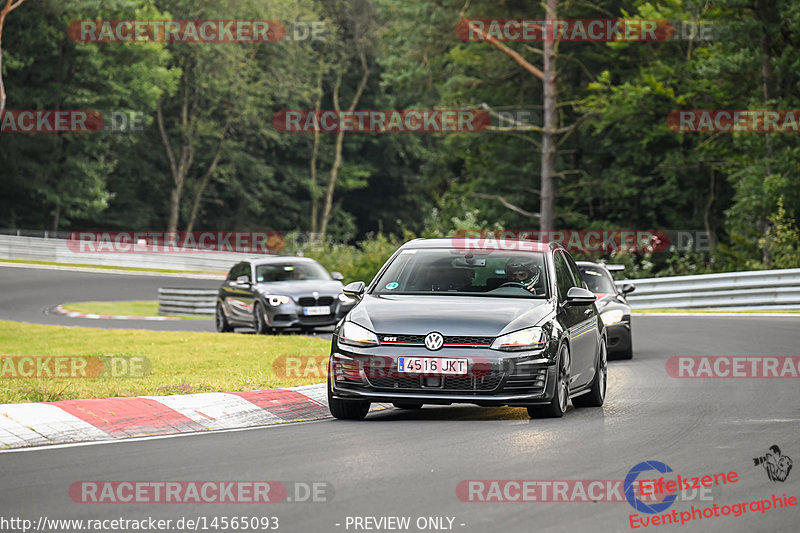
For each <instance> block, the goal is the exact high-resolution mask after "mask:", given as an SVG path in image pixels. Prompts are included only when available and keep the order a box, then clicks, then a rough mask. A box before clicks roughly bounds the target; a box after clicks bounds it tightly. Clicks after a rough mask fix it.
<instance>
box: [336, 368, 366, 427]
mask: <svg viewBox="0 0 800 533" xmlns="http://www.w3.org/2000/svg"><path fill="white" fill-rule="evenodd" d="M369 407H370V402H368V401H364V400H340V399H338V398H334V397H333V394H332V393H331V380H330V378H328V409H329V410H330V412H331V414H332V415H333V417H334V418H338V419H339V420H364V418H365V417H366V416H367V413H369Z"/></svg>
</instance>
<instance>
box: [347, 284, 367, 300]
mask: <svg viewBox="0 0 800 533" xmlns="http://www.w3.org/2000/svg"><path fill="white" fill-rule="evenodd" d="M366 287H367V286H366V285H365V284H364V282H363V281H354V282H353V283H348V284H347V285H345V286H344V288H343V289H342V292H343V293H344V295H345V296H348V297H350V298H356V299H358V300H360V299H361V297H362V296H364V289H366Z"/></svg>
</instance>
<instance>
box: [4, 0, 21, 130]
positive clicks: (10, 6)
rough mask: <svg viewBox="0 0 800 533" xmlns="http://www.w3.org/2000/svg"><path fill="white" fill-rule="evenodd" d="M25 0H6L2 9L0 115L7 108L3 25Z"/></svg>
mask: <svg viewBox="0 0 800 533" xmlns="http://www.w3.org/2000/svg"><path fill="white" fill-rule="evenodd" d="M24 1H25V0H17V1H16V2H14V1H13V0H6V5H4V6H3V8H2V9H0V117H2V116H3V111H5V109H6V86H5V84H4V83H3V26H5V24H6V17H7V16H8V14H9V13H11V12H12V11H14V10H15V9H16V8H18V7H19V6H20V4H22V2H24Z"/></svg>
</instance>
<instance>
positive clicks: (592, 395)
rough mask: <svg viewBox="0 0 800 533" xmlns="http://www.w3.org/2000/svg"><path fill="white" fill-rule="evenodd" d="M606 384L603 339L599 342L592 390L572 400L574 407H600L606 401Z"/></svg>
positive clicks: (606, 375) (606, 370) (606, 354)
mask: <svg viewBox="0 0 800 533" xmlns="http://www.w3.org/2000/svg"><path fill="white" fill-rule="evenodd" d="M607 382H608V352H607V350H606V341H605V339H601V340H600V353H599V354H598V357H597V369H596V370H595V373H594V379H593V380H592V388H591V389H590V390H589V392H587V393H586V394H583V395H581V396H578V397H577V398H573V399H572V405H574V406H575V407H602V405H603V402H605V400H606V384H607Z"/></svg>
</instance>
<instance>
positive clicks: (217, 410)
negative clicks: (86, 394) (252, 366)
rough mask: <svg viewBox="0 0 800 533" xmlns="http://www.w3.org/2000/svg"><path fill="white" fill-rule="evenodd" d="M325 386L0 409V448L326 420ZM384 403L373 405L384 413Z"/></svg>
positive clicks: (327, 416)
mask: <svg viewBox="0 0 800 533" xmlns="http://www.w3.org/2000/svg"><path fill="white" fill-rule="evenodd" d="M327 404H328V398H327V393H326V390H325V384H324V383H321V384H318V385H305V386H302V387H291V388H287V389H270V390H253V391H243V392H207V393H201V394H176V395H171V396H137V397H130V398H102V399H89V400H63V401H58V402H44V403H20V404H2V405H0V448H21V447H25V446H38V445H43V444H60V443H67V442H85V441H107V440H115V439H125V438H131V437H144V436H152V435H172V434H176V433H194V432H197V431H213V430H220V429H238V428H247V427H254V426H264V425H271V424H282V423H286V422H300V421H308V420H321V419H325V418H330V414H329V413H328V406H327ZM386 407H387V405H385V404H378V405H374V406H373V409H375V410H380V409H385V408H386Z"/></svg>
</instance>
